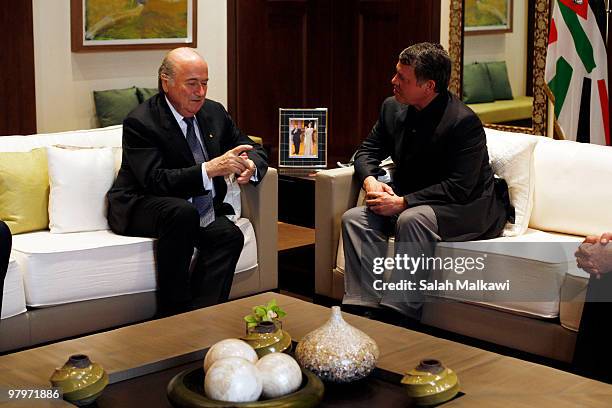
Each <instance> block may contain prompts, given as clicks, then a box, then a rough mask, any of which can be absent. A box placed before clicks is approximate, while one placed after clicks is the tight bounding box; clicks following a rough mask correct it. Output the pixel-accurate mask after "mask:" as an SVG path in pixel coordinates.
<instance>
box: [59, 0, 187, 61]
mask: <svg viewBox="0 0 612 408" xmlns="http://www.w3.org/2000/svg"><path fill="white" fill-rule="evenodd" d="M70 15H71V16H70V28H71V44H72V52H92V51H122V50H153V49H172V48H176V47H181V46H183V47H196V45H197V42H196V32H197V0H71V3H70Z"/></svg>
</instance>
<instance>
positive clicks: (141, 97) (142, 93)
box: [136, 88, 159, 103]
mask: <svg viewBox="0 0 612 408" xmlns="http://www.w3.org/2000/svg"><path fill="white" fill-rule="evenodd" d="M158 93H159V90H158V89H157V88H136V94H137V95H138V102H140V103H143V102H144V101H146V100H147V99H149V98H150V97H152V96H155V95H157V94H158Z"/></svg>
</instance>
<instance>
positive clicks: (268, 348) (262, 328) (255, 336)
mask: <svg viewBox="0 0 612 408" xmlns="http://www.w3.org/2000/svg"><path fill="white" fill-rule="evenodd" d="M241 340H244V341H246V342H247V343H248V344H249V345H250V346H251V347H253V349H255V352H256V353H257V356H258V357H259V358H261V357H263V356H265V355H266V354H270V353H282V352H284V351H290V348H291V336H290V335H289V333H287V332H286V331H284V330H283V328H282V326H281V324H280V322H261V323H259V324H258V325H257V326H255V327H253V328H247V334H246V336H244V337H242V339H241Z"/></svg>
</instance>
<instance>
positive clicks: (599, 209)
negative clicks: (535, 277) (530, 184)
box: [529, 138, 612, 235]
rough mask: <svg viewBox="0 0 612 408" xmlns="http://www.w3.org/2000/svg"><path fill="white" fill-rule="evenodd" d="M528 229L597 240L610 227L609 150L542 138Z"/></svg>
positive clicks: (536, 153)
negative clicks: (595, 237) (588, 236)
mask: <svg viewBox="0 0 612 408" xmlns="http://www.w3.org/2000/svg"><path fill="white" fill-rule="evenodd" d="M534 165H535V174H536V179H535V189H534V203H533V211H532V214H531V218H530V220H529V226H530V228H535V229H540V230H545V231H557V232H563V233H566V234H574V235H600V234H602V233H603V232H608V231H610V229H611V227H612V211H610V202H612V189H611V188H610V180H612V148H610V147H606V146H599V145H594V144H588V143H578V142H572V141H567V140H552V139H548V138H542V139H541V140H540V141H539V142H538V144H537V146H536V148H535V150H534Z"/></svg>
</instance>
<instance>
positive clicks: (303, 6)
mask: <svg viewBox="0 0 612 408" xmlns="http://www.w3.org/2000/svg"><path fill="white" fill-rule="evenodd" d="M228 16H229V17H228V30H229V32H228V40H229V50H228V59H229V61H228V64H229V83H230V85H229V110H230V113H231V114H232V115H233V116H234V118H235V119H236V122H237V123H238V125H239V126H240V127H241V128H242V129H243V130H244V131H245V132H247V133H249V134H254V135H257V136H261V137H263V138H264V141H265V143H266V144H268V145H269V147H271V148H272V150H273V152H272V157H271V159H272V160H271V161H272V163H273V164H274V165H276V161H277V159H278V157H277V156H278V153H277V150H276V147H277V145H278V108H281V107H282V108H316V107H327V108H329V115H330V118H329V119H330V124H329V133H328V140H329V155H328V165H329V166H330V167H334V166H335V163H336V161H346V160H348V158H349V157H350V155H351V154H352V153H353V151H354V150H355V149H356V147H357V146H358V145H359V143H360V142H361V140H363V138H364V137H365V136H366V135H367V133H368V132H369V130H370V129H371V127H372V126H373V124H374V122H375V121H376V118H377V117H378V112H379V109H380V104H381V103H382V101H383V100H384V98H386V97H387V96H390V95H392V87H391V84H390V81H391V78H392V76H393V74H394V71H395V64H396V62H397V57H398V55H399V52H400V51H401V50H402V49H403V48H405V47H406V46H408V45H410V44H412V43H415V42H419V41H425V40H428V41H439V32H440V26H439V24H440V22H439V20H440V1H439V0H432V1H426V2H425V1H412V0H294V1H291V0H229V2H228Z"/></svg>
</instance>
